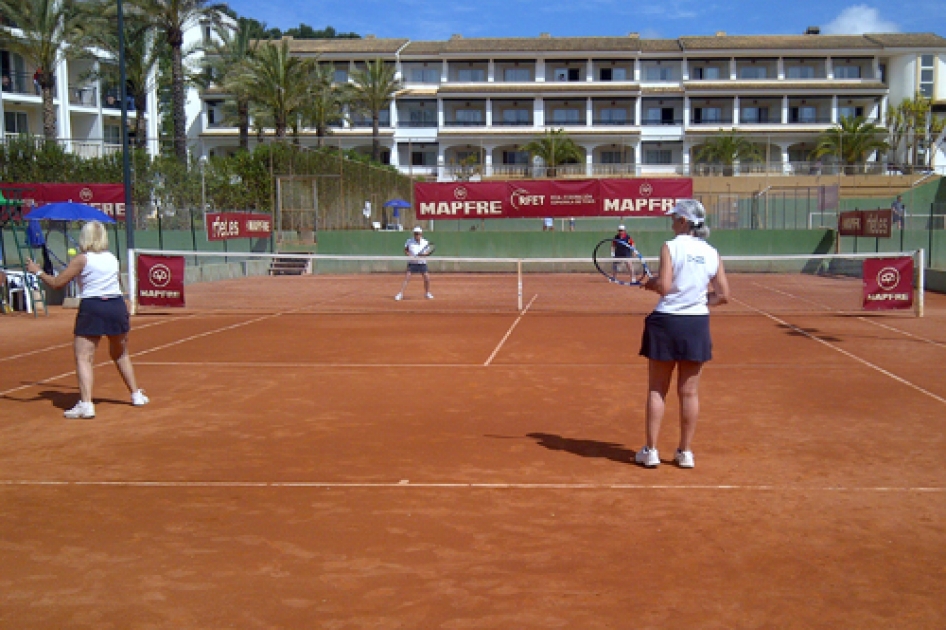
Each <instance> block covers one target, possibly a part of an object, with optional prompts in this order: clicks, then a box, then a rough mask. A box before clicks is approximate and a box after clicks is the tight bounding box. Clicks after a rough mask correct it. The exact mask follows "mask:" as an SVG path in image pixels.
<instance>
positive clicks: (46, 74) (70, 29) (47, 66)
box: [0, 0, 81, 141]
mask: <svg viewBox="0 0 946 630" xmlns="http://www.w3.org/2000/svg"><path fill="white" fill-rule="evenodd" d="M77 7H78V2H76V0H0V15H3V17H4V18H5V19H6V20H7V22H8V23H13V24H16V28H19V29H20V32H19V33H14V27H11V26H9V25H7V24H4V25H3V26H0V45H2V46H3V47H4V48H6V49H7V50H9V51H11V52H14V53H17V54H19V55H21V56H23V57H25V58H27V59H29V60H31V61H33V62H35V63H36V65H37V67H36V75H35V80H36V84H37V86H38V87H39V90H40V94H41V95H42V98H43V136H44V137H45V138H46V140H52V141H55V140H56V110H55V108H54V106H53V87H54V86H55V71H56V68H57V67H58V66H59V62H60V60H62V59H69V58H75V57H76V56H77V55H78V54H79V52H80V50H81V49H80V47H78V46H71V45H70V44H71V43H73V42H74V41H77V39H78V37H79V34H80V31H79V26H80V23H81V19H80V12H79V10H78V8H77ZM62 79H63V80H65V77H62Z"/></svg>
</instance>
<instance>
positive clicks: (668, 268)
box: [644, 243, 673, 296]
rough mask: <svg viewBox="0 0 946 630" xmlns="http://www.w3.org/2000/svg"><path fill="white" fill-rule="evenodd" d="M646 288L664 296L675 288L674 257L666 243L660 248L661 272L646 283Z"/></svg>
mask: <svg viewBox="0 0 946 630" xmlns="http://www.w3.org/2000/svg"><path fill="white" fill-rule="evenodd" d="M644 288H645V289H647V290H648V291H653V292H655V293H659V294H660V295H662V296H663V295H667V294H668V293H670V289H672V288H673V259H672V258H671V257H670V247H669V246H668V245H667V244H666V243H664V244H663V247H661V248H660V272H659V273H658V274H657V275H656V276H652V277H651V278H650V279H649V280H648V281H647V282H646V283H644Z"/></svg>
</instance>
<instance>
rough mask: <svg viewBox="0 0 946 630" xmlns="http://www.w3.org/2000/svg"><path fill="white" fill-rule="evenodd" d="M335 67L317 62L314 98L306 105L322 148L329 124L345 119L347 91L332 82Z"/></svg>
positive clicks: (313, 90)
mask: <svg viewBox="0 0 946 630" xmlns="http://www.w3.org/2000/svg"><path fill="white" fill-rule="evenodd" d="M332 79H333V68H332V66H331V65H328V64H325V65H323V64H319V63H316V66H315V71H314V72H313V75H312V100H311V101H310V103H309V106H308V107H306V111H305V119H306V121H307V122H309V123H311V124H312V126H313V127H315V136H316V142H317V143H318V146H319V147H320V148H321V147H322V144H323V141H324V138H325V136H327V135H328V134H329V126H330V125H332V124H336V123H340V122H342V121H343V120H345V93H344V91H343V90H341V89H339V87H338V86H336V85H334V84H333V83H332Z"/></svg>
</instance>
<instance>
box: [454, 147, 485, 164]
mask: <svg viewBox="0 0 946 630" xmlns="http://www.w3.org/2000/svg"><path fill="white" fill-rule="evenodd" d="M456 155H457V156H456V160H457V164H460V163H464V164H479V163H480V152H479V151H475V150H467V151H459V150H458V151H457V154H456Z"/></svg>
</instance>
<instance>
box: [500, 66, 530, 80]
mask: <svg viewBox="0 0 946 630" xmlns="http://www.w3.org/2000/svg"><path fill="white" fill-rule="evenodd" d="M531 80H532V72H531V71H530V70H529V69H528V68H506V69H504V70H503V81H509V82H511V83H528V82H529V81H531Z"/></svg>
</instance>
